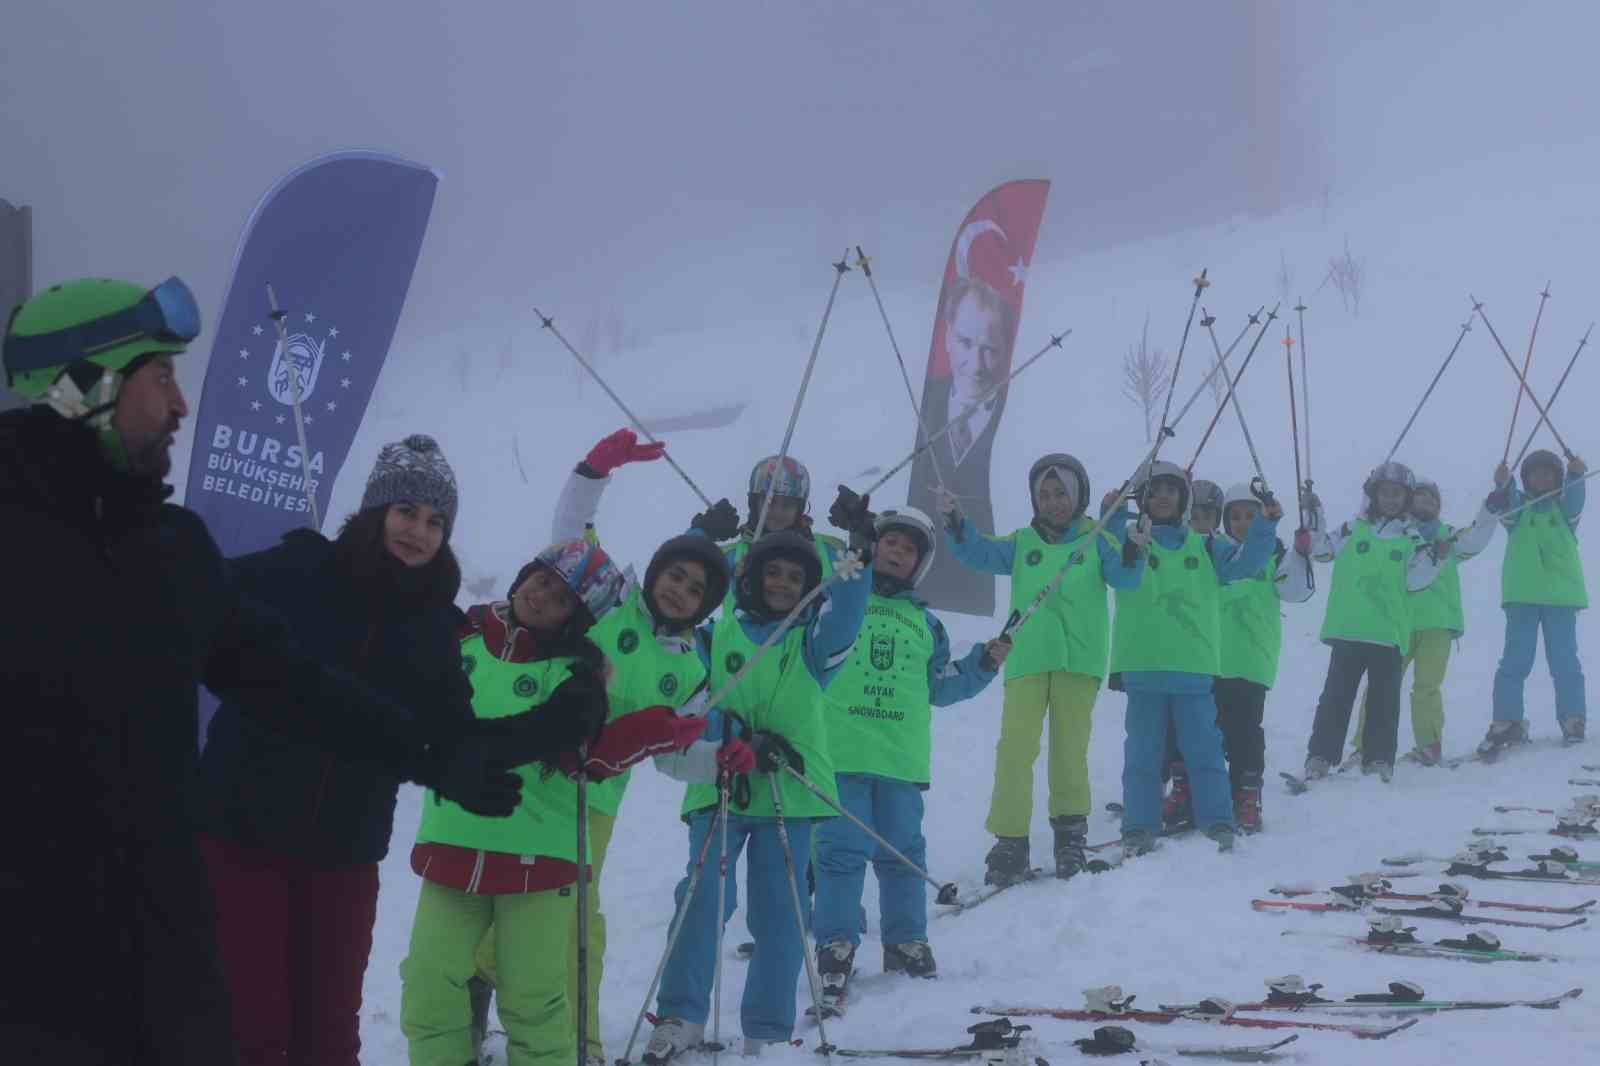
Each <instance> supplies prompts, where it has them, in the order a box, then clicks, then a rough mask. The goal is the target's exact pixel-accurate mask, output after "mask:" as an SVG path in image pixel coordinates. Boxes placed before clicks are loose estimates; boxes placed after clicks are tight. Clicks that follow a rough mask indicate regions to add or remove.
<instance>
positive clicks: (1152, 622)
mask: <svg viewBox="0 0 1600 1066" xmlns="http://www.w3.org/2000/svg"><path fill="white" fill-rule="evenodd" d="M1135 490H1136V492H1137V499H1138V502H1139V509H1140V512H1141V513H1142V516H1143V517H1142V518H1141V520H1140V528H1139V529H1138V530H1137V531H1135V530H1128V529H1126V528H1125V532H1124V537H1125V538H1126V539H1128V540H1131V541H1133V542H1134V543H1135V544H1136V545H1138V547H1139V549H1140V550H1139V551H1138V552H1137V559H1136V561H1135V564H1134V568H1133V571H1134V572H1133V583H1132V585H1131V587H1125V588H1118V590H1117V614H1116V621H1115V624H1114V626H1113V629H1112V636H1111V669H1112V671H1113V672H1115V673H1117V674H1120V675H1121V678H1122V687H1123V688H1124V689H1125V690H1126V691H1127V693H1128V709H1127V715H1126V730H1127V739H1126V741H1125V743H1124V745H1123V767H1122V807H1123V814H1122V846H1123V853H1124V854H1125V855H1139V854H1142V853H1144V852H1146V851H1149V850H1150V849H1151V848H1152V847H1153V846H1154V845H1155V837H1156V835H1157V834H1158V833H1159V832H1160V831H1161V763H1162V757H1163V753H1164V750H1165V746H1166V736H1167V728H1168V724H1169V723H1170V724H1171V725H1172V727H1173V728H1174V729H1175V730H1176V731H1177V735H1178V751H1179V754H1180V755H1181V756H1182V757H1183V762H1184V766H1185V768H1186V769H1187V771H1188V775H1189V782H1190V787H1191V789H1192V790H1193V795H1194V820H1195V824H1196V825H1198V826H1199V827H1200V828H1201V829H1202V830H1204V832H1205V834H1206V835H1207V836H1208V837H1210V838H1211V839H1212V840H1213V841H1215V842H1216V844H1217V847H1218V849H1219V850H1222V851H1228V850H1230V849H1231V848H1232V847H1233V836H1234V826H1233V804H1232V803H1231V801H1230V794H1229V789H1228V771H1227V768H1226V766H1225V765H1224V760H1223V746H1222V734H1221V733H1220V732H1219V731H1218V729H1217V704H1216V701H1215V699H1214V698H1213V695H1212V679H1213V678H1215V677H1216V676H1217V675H1218V674H1219V673H1220V672H1221V670H1222V654H1221V649H1222V624H1221V602H1222V588H1223V587H1224V586H1225V585H1227V584H1230V583H1232V582H1236V581H1243V580H1245V579H1248V578H1250V577H1252V576H1254V575H1256V574H1258V573H1260V572H1261V569H1262V568H1263V567H1264V566H1265V565H1266V564H1267V563H1268V561H1269V560H1270V559H1271V557H1272V548H1273V544H1274V543H1275V541H1276V536H1275V531H1276V528H1277V523H1278V520H1279V519H1280V518H1282V517H1283V510H1282V508H1280V507H1279V506H1278V504H1277V502H1276V501H1270V502H1268V503H1267V504H1266V506H1265V507H1264V508H1263V509H1262V513H1261V514H1259V515H1254V516H1252V517H1251V521H1250V523H1249V525H1248V527H1247V528H1246V533H1245V537H1244V538H1243V540H1242V542H1240V543H1237V544H1235V543H1233V542H1232V541H1230V540H1228V539H1227V538H1210V539H1209V540H1208V538H1205V537H1202V536H1201V535H1200V534H1198V533H1196V532H1195V531H1194V530H1192V529H1190V528H1189V527H1188V526H1187V525H1185V522H1186V520H1187V518H1188V511H1189V499H1190V486H1189V478H1188V475H1187V474H1186V473H1185V472H1184V470H1183V468H1182V467H1179V466H1177V465H1175V464H1173V463H1168V462H1156V463H1152V464H1151V465H1150V467H1149V468H1148V469H1147V470H1142V471H1141V472H1140V476H1139V477H1138V478H1136V479H1135ZM1121 499H1122V493H1121V492H1120V491H1116V492H1113V493H1111V494H1109V495H1108V496H1107V497H1106V500H1105V503H1104V505H1105V506H1107V507H1114V506H1118V504H1119V503H1120V501H1121Z"/></svg>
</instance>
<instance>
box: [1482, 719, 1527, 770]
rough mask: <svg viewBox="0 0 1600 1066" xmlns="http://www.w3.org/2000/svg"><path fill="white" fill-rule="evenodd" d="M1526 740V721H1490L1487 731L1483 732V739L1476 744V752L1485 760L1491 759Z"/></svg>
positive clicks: (1524, 742)
mask: <svg viewBox="0 0 1600 1066" xmlns="http://www.w3.org/2000/svg"><path fill="white" fill-rule="evenodd" d="M1527 742H1528V723H1527V722H1490V723H1489V732H1487V733H1485V734H1484V737H1483V741H1482V742H1481V743H1480V744H1479V745H1478V754H1479V755H1480V756H1482V757H1483V759H1484V760H1485V761H1492V760H1493V759H1494V758H1495V757H1496V756H1498V755H1499V754H1500V753H1501V752H1504V751H1505V750H1506V749H1507V748H1512V747H1516V746H1517V745H1518V744H1526V743H1527Z"/></svg>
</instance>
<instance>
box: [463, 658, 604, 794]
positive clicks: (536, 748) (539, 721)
mask: <svg viewBox="0 0 1600 1066" xmlns="http://www.w3.org/2000/svg"><path fill="white" fill-rule="evenodd" d="M572 669H573V674H572V676H571V677H569V678H567V679H566V680H565V681H563V682H561V684H559V685H557V686H556V687H555V689H554V690H553V691H552V692H551V693H550V697H549V698H548V699H546V700H545V701H544V702H543V703H542V704H540V705H538V706H537V707H534V708H532V709H530V710H526V711H523V712H522V713H521V714H511V715H507V716H505V717H504V718H479V719H476V720H475V721H473V723H472V724H471V725H470V726H468V727H467V729H466V730H465V732H466V733H467V734H468V735H469V736H474V737H481V738H483V739H484V740H486V741H488V742H489V743H491V744H492V745H495V750H496V751H497V753H498V754H499V755H500V757H501V762H503V763H504V764H505V765H507V766H524V765H526V764H528V763H534V762H537V763H543V764H544V765H545V766H547V767H550V768H552V769H556V768H559V764H560V756H561V754H562V753H563V752H570V751H576V750H577V748H578V746H579V745H580V744H585V743H588V742H590V741H593V740H594V738H595V737H596V736H597V735H598V734H599V732H600V729H601V727H602V726H604V725H605V723H606V718H607V716H608V715H609V713H610V704H609V702H608V701H607V699H606V689H605V682H604V681H602V680H601V678H600V675H599V673H598V672H597V671H596V670H595V669H594V668H592V667H589V666H586V665H583V664H581V663H576V664H574V665H573V667H572Z"/></svg>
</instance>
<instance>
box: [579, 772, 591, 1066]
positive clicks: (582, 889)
mask: <svg viewBox="0 0 1600 1066" xmlns="http://www.w3.org/2000/svg"><path fill="white" fill-rule="evenodd" d="M588 761H589V745H588V743H587V742H585V743H583V744H579V745H578V773H577V783H578V1004H577V1008H578V1061H577V1066H587V1063H588V1060H589V775H588V773H587V772H585V770H584V765H585V764H586V763H587V762H588Z"/></svg>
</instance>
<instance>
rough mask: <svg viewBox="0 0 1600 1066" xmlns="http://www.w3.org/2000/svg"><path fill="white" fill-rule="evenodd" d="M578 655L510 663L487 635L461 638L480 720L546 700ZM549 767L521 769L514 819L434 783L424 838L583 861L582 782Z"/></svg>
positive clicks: (420, 834) (420, 832)
mask: <svg viewBox="0 0 1600 1066" xmlns="http://www.w3.org/2000/svg"><path fill="white" fill-rule="evenodd" d="M574 661H575V660H574V659H573V658H572V657H571V656H558V657H556V658H553V659H541V660H539V661H538V662H532V663H513V662H506V661H505V660H503V659H500V658H498V657H497V656H495V655H493V654H492V653H490V651H489V649H488V648H487V647H485V646H484V643H483V636H482V635H481V634H475V635H473V636H472V637H469V638H468V639H466V640H464V641H462V642H461V669H462V671H463V672H465V673H466V675H467V678H468V679H469V680H470V681H471V682H472V711H473V713H474V714H476V715H477V716H478V717H479V718H505V717H507V716H509V715H513V714H521V713H522V712H523V711H525V710H527V709H528V708H529V707H533V706H537V705H539V704H542V703H543V702H544V701H545V700H547V699H549V697H550V693H551V692H553V691H555V687H556V686H557V685H559V684H561V682H563V681H565V680H566V679H567V678H568V677H569V676H571V670H570V669H569V667H570V665H571V664H572V663H573V662H574ZM543 771H544V768H543V767H542V766H540V765H539V764H538V763H532V764H529V765H527V766H519V767H517V768H516V769H515V770H514V771H513V773H515V774H516V775H517V776H518V777H520V778H522V802H521V803H519V804H518V805H517V809H516V810H515V811H514V812H512V814H511V816H510V817H509V818H484V817H482V816H480V815H476V814H473V813H471V812H470V811H467V810H465V809H464V808H462V807H459V806H457V805H456V804H455V803H452V802H451V801H450V800H447V799H445V798H443V797H442V796H439V795H438V794H437V793H435V792H434V791H433V789H431V788H430V789H428V790H427V795H426V796H424V797H423V800H422V824H421V826H420V827H419V828H418V829H417V843H419V844H453V845H455V846H457V847H462V848H473V849H477V850H481V851H498V852H503V853H505V854H507V855H525V856H529V857H532V856H534V855H544V856H549V857H550V858H555V859H565V860H566V861H567V862H577V861H578V838H577V832H578V784H577V782H576V781H574V780H573V779H572V778H570V777H568V776H567V775H566V774H561V773H555V774H550V775H548V776H545V774H544V772H543ZM584 858H585V861H587V859H588V856H585V857H584Z"/></svg>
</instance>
